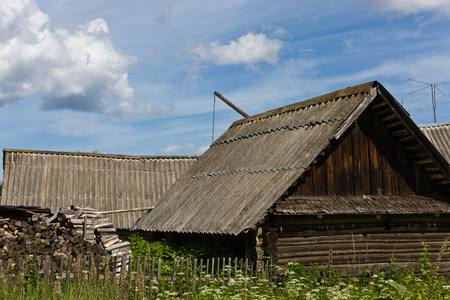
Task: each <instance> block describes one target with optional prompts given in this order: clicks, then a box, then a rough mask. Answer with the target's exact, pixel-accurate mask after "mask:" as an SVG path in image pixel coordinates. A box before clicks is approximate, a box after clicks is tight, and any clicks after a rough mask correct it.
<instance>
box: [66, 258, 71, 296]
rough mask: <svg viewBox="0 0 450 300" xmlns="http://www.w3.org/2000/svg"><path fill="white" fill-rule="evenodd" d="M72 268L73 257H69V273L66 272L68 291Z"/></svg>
mask: <svg viewBox="0 0 450 300" xmlns="http://www.w3.org/2000/svg"><path fill="white" fill-rule="evenodd" d="M71 267H72V255H69V257H68V261H67V272H66V289H67V287H68V285H69V279H70V269H71Z"/></svg>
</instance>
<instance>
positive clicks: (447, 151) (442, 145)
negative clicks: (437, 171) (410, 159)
mask: <svg viewBox="0 0 450 300" xmlns="http://www.w3.org/2000/svg"><path fill="white" fill-rule="evenodd" d="M419 127H420V130H421V131H422V132H423V133H424V134H425V135H426V137H427V138H428V139H429V140H430V141H431V142H432V143H433V145H434V146H435V147H436V149H438V150H439V152H440V153H441V154H442V156H443V157H444V158H445V159H446V160H447V162H448V163H450V123H438V124H424V125H419Z"/></svg>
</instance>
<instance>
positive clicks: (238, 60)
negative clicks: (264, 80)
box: [186, 33, 283, 68]
mask: <svg viewBox="0 0 450 300" xmlns="http://www.w3.org/2000/svg"><path fill="white" fill-rule="evenodd" d="M282 47H283V42H282V41H280V40H278V39H270V38H267V37H266V35H265V34H263V33H259V34H254V33H248V34H246V35H242V36H241V37H239V39H238V40H237V41H230V42H229V44H227V45H221V44H220V43H219V42H218V41H216V42H212V43H209V44H207V45H202V44H194V43H191V44H188V45H187V46H186V48H187V51H188V53H189V54H190V55H191V56H192V57H194V59H195V60H197V61H199V62H204V63H213V64H216V65H219V66H223V65H240V64H242V65H246V66H247V67H250V68H255V67H256V65H257V64H258V63H260V62H267V63H269V64H273V65H276V64H277V62H278V60H279V56H278V54H279V51H280V50H281V48H282Z"/></svg>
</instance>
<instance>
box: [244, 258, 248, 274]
mask: <svg viewBox="0 0 450 300" xmlns="http://www.w3.org/2000/svg"><path fill="white" fill-rule="evenodd" d="M247 275H248V258H246V259H245V278H247Z"/></svg>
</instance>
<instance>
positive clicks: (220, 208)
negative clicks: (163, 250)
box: [133, 83, 375, 235]
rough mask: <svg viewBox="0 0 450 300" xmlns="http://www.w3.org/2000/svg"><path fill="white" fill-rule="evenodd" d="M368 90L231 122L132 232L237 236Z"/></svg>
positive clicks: (297, 173) (298, 172) (260, 214)
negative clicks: (148, 231)
mask: <svg viewBox="0 0 450 300" xmlns="http://www.w3.org/2000/svg"><path fill="white" fill-rule="evenodd" d="M374 89H375V87H374V83H369V84H365V85H361V86H360V87H359V88H350V89H348V90H344V91H340V92H339V93H337V92H335V93H334V95H337V97H334V96H330V97H323V96H322V97H318V98H314V99H311V100H308V101H307V105H302V104H300V105H292V106H289V108H288V109H280V110H275V111H271V112H268V113H265V114H261V115H258V116H255V117H250V118H247V119H245V120H243V121H239V122H235V123H234V124H233V125H232V126H231V127H230V128H229V129H228V130H227V131H226V132H225V133H224V134H223V135H222V136H221V137H220V138H219V139H217V140H216V141H215V143H213V144H212V145H211V147H210V149H209V150H208V151H206V152H205V153H204V154H203V155H202V156H201V157H200V158H199V160H198V161H197V163H196V164H194V166H193V167H192V168H191V169H190V170H189V171H188V172H187V173H186V174H185V176H183V177H182V178H180V180H178V181H177V182H176V183H175V184H174V186H173V187H172V189H170V191H169V192H168V194H166V195H165V197H164V198H163V199H162V201H161V203H159V204H158V205H157V206H156V207H155V209H154V210H153V211H152V213H151V214H147V215H144V216H143V217H142V218H141V220H140V221H138V222H137V224H136V225H135V226H134V227H133V228H134V229H144V230H153V231H175V232H203V233H225V234H234V235H237V234H239V233H240V232H242V231H243V230H245V229H248V228H250V227H252V226H253V225H255V224H256V223H257V222H258V221H259V220H260V219H261V218H263V217H264V216H265V214H266V212H267V209H268V208H269V207H270V206H272V205H273V203H274V202H275V201H276V199H278V198H279V197H280V196H281V195H282V194H283V193H284V192H285V191H286V190H287V189H288V188H289V186H290V185H291V184H292V182H293V181H295V180H296V179H297V178H298V177H299V176H300V175H301V174H302V173H303V172H304V170H305V169H306V168H307V167H308V166H309V165H310V164H311V162H312V161H313V160H314V159H315V158H316V156H317V155H318V154H319V153H320V152H321V151H322V150H323V149H324V148H325V147H326V146H327V145H328V143H329V141H330V139H332V138H333V136H334V133H335V132H336V131H338V129H339V128H340V126H341V124H342V123H343V121H344V120H346V119H347V118H348V117H349V116H350V115H351V114H352V112H353V111H355V109H356V108H357V107H358V106H359V105H360V104H361V103H362V102H363V101H364V99H366V98H370V97H372V96H373V91H374ZM346 91H347V92H346ZM371 92H372V93H371ZM369 103H370V101H368V102H367V103H366V105H368V104H369Z"/></svg>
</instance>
